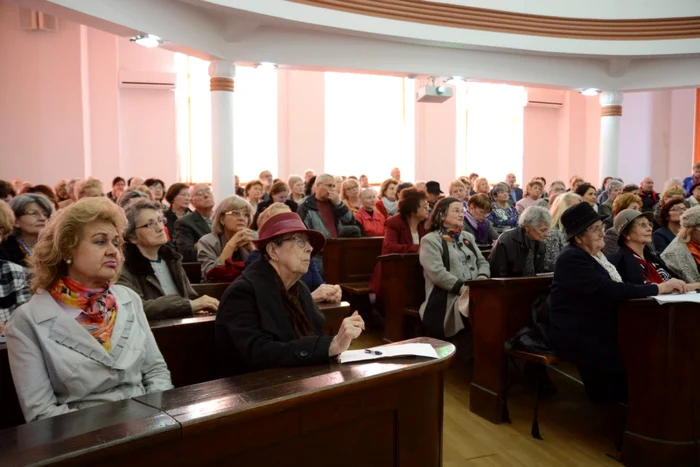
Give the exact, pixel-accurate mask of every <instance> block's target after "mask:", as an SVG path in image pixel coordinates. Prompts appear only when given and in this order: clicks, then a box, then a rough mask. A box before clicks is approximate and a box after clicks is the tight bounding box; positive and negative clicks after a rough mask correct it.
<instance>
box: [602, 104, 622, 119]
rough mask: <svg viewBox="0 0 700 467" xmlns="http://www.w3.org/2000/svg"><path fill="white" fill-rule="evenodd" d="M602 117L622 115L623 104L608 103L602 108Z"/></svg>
mask: <svg viewBox="0 0 700 467" xmlns="http://www.w3.org/2000/svg"><path fill="white" fill-rule="evenodd" d="M600 116H601V117H622V106H621V105H606V106H604V107H601V108H600Z"/></svg>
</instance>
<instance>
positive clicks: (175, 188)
mask: <svg viewBox="0 0 700 467" xmlns="http://www.w3.org/2000/svg"><path fill="white" fill-rule="evenodd" d="M165 200H166V201H167V202H168V204H169V205H170V207H168V209H167V210H166V211H165V219H166V220H167V221H168V224H167V227H168V233H170V235H171V236H173V235H175V222H177V220H178V219H181V218H182V217H184V216H186V215H187V214H189V213H191V212H192V211H191V210H190V188H189V187H188V186H187V185H185V184H184V183H173V184H172V185H170V187H169V188H168V192H167V193H166V194H165Z"/></svg>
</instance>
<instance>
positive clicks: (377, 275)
mask: <svg viewBox="0 0 700 467" xmlns="http://www.w3.org/2000/svg"><path fill="white" fill-rule="evenodd" d="M427 233H428V232H427V230H425V226H424V225H423V223H422V222H421V223H420V224H418V239H419V240H420V239H421V238H423V236H424V235H425V234H427ZM417 252H418V245H414V244H413V237H412V236H411V227H410V226H409V225H408V220H406V218H404V217H403V216H401V214H396V215H395V216H391V217H390V218H388V219H387V220H386V222H385V223H384V243H383V244H382V255H388V254H391V253H417ZM381 283H382V263H381V262H377V264H376V266H374V272H373V273H372V280H371V281H370V284H369V288H370V289H371V290H372V292H374V293H375V294H377V295H378V296H379V295H381V290H380V287H381Z"/></svg>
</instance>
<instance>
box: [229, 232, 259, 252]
mask: <svg viewBox="0 0 700 467" xmlns="http://www.w3.org/2000/svg"><path fill="white" fill-rule="evenodd" d="M251 240H253V231H252V230H250V229H241V230H239V231H238V232H236V233H235V234H233V237H231V238H230V239H229V241H228V242H226V246H229V247H231V249H233V250H234V251H235V250H237V249H239V248H241V247H243V246H244V245H247V244H248V243H251Z"/></svg>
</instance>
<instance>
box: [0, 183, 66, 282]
mask: <svg viewBox="0 0 700 467" xmlns="http://www.w3.org/2000/svg"><path fill="white" fill-rule="evenodd" d="M10 209H12V213H13V214H14V217H15V222H14V229H13V230H12V232H11V233H10V236H9V237H7V239H6V240H5V241H4V242H2V244H1V245H0V259H3V260H5V261H10V262H13V263H15V264H19V265H20V266H23V267H24V268H27V267H28V266H29V260H30V258H31V257H32V254H33V252H34V245H36V243H37V240H38V238H39V234H40V233H41V231H42V230H44V228H45V227H46V222H47V221H48V220H49V218H50V217H51V215H52V214H53V205H52V204H51V201H49V200H48V199H47V198H45V197H44V196H41V195H37V194H32V193H25V194H23V195H19V196H17V197H15V198H13V199H12V201H10Z"/></svg>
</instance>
